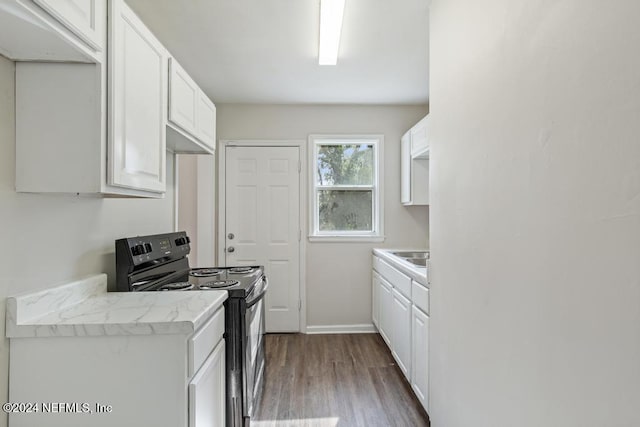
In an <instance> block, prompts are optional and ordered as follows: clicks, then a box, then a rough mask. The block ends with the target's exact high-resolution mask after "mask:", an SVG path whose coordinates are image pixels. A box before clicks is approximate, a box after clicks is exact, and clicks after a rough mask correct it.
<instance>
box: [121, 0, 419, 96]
mask: <svg viewBox="0 0 640 427" xmlns="http://www.w3.org/2000/svg"><path fill="white" fill-rule="evenodd" d="M127 3H128V4H129V5H130V6H131V8H132V9H133V10H134V11H136V12H137V13H138V15H139V16H140V17H141V18H142V20H143V21H144V22H145V23H146V24H147V26H148V27H149V28H150V29H151V30H152V31H153V32H154V34H155V35H156V36H157V37H158V38H159V39H160V41H161V42H162V43H163V44H164V45H165V46H166V47H167V48H168V49H169V51H170V52H171V54H172V55H173V56H174V57H176V58H177V59H178V61H179V62H180V64H181V65H182V66H183V67H184V68H185V69H186V70H187V71H188V72H189V74H191V76H192V77H193V78H194V79H195V80H196V82H198V84H199V85H200V87H202V89H203V90H204V91H205V92H206V93H207V94H208V95H209V96H210V97H211V99H213V101H214V102H216V103H274V104H283V103H286V104H426V103H427V101H428V33H429V31H428V3H429V0H393V1H389V0H346V6H345V11H344V20H343V28H342V38H341V44H340V52H339V56H338V65H337V66H320V65H318V31H319V28H318V27H319V15H320V0H188V1H176V0H127Z"/></svg>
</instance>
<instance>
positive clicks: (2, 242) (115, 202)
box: [0, 57, 174, 426]
mask: <svg viewBox="0 0 640 427" xmlns="http://www.w3.org/2000/svg"><path fill="white" fill-rule="evenodd" d="M14 71H15V68H14V64H13V62H11V61H9V60H7V59H5V58H3V57H0V236H1V237H0V330H1V331H4V318H5V314H4V313H5V300H6V297H7V295H13V294H16V293H21V292H24V291H28V290H33V289H38V288H46V287H51V286H53V285H55V284H58V283H60V282H66V281H69V280H71V279H73V278H77V277H80V276H84V275H87V274H93V273H100V272H105V273H107V274H109V279H110V284H111V283H113V280H114V272H115V257H114V241H115V239H117V238H120V237H127V236H131V235H137V234H141V235H142V234H152V233H161V232H166V231H171V230H173V225H174V205H173V203H174V189H173V157H174V156H171V155H167V187H168V191H167V195H166V197H165V198H164V199H161V200H144V199H101V198H87V197H77V196H74V195H44V194H22V193H21V194H17V193H16V192H15V190H14V188H15V126H14V123H15V101H14V83H15V77H14V76H15V74H14ZM34 126H37V123H34ZM52 161H69V162H71V161H82V159H62V158H61V159H55V160H54V159H52ZM0 344H1V348H0V401H1V402H6V401H7V387H8V377H7V369H8V341H7V340H0ZM4 425H6V417H0V426H4Z"/></svg>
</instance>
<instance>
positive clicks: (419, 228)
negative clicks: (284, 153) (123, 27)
mask: <svg viewBox="0 0 640 427" xmlns="http://www.w3.org/2000/svg"><path fill="white" fill-rule="evenodd" d="M217 107H218V108H217V114H218V138H220V139H267V140H278V139H283V140H284V139H287V140H305V141H306V140H307V137H308V136H309V134H315V133H319V134H322V133H346V134H349V133H351V134H358V133H372V134H384V137H385V141H384V144H385V151H384V171H385V176H384V186H385V234H386V236H387V239H386V241H385V242H384V244H381V243H367V244H362V243H307V253H306V269H307V271H306V285H307V324H308V325H309V326H326V325H329V326H333V325H371V250H372V248H374V247H425V242H426V241H427V232H428V208H427V207H424V206H413V207H408V208H407V207H403V206H402V205H401V204H400V137H401V136H402V134H403V133H404V132H405V131H406V130H407V129H409V128H410V127H411V126H412V125H414V124H415V123H416V122H417V121H418V120H419V119H420V118H422V117H423V116H424V115H425V114H426V112H427V109H426V106H312V105H301V106H291V105H224V104H223V105H218V106H217ZM307 221H308V220H307V218H303V224H305V225H306V224H307ZM305 232H306V231H305Z"/></svg>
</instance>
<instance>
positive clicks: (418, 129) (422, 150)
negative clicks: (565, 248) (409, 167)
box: [410, 115, 429, 159]
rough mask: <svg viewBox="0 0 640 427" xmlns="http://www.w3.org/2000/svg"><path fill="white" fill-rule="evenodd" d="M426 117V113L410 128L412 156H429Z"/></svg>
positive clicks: (427, 121)
mask: <svg viewBox="0 0 640 427" xmlns="http://www.w3.org/2000/svg"><path fill="white" fill-rule="evenodd" d="M428 118H429V116H428V115H427V116H424V118H423V119H422V120H420V121H419V122H418V123H416V124H415V126H413V127H412V128H411V130H410V133H411V157H412V158H422V159H428V158H429V139H428V129H429V120H428Z"/></svg>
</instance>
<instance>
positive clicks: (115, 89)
mask: <svg viewBox="0 0 640 427" xmlns="http://www.w3.org/2000/svg"><path fill="white" fill-rule="evenodd" d="M110 7H111V11H110V12H111V13H110V21H109V25H110V33H109V120H108V122H109V132H108V135H109V156H108V159H109V162H108V183H109V184H110V185H114V186H119V187H125V188H132V189H139V190H147V191H153V192H158V193H162V192H164V191H165V188H166V180H165V164H166V163H165V156H166V111H167V60H168V53H167V51H166V49H165V48H164V46H162V44H161V43H160V42H159V41H158V40H157V39H156V38H155V36H154V35H153V34H152V33H151V31H149V29H148V28H147V27H146V26H145V25H144V23H143V22H142V21H141V20H140V19H139V18H138V17H137V15H136V14H135V13H134V12H133V11H132V10H131V9H130V8H129V7H128V6H127V5H126V4H125V3H124V1H122V0H112V1H111V2H110Z"/></svg>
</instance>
